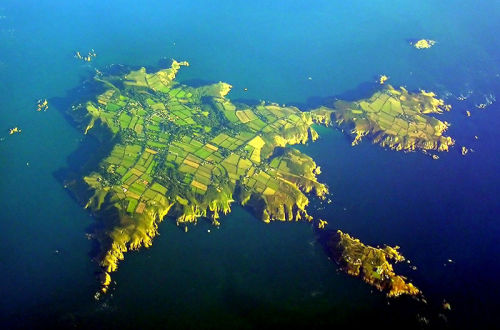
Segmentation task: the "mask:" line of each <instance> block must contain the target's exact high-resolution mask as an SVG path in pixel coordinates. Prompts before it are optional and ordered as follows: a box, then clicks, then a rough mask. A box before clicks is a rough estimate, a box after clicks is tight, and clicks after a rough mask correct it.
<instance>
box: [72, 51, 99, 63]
mask: <svg viewBox="0 0 500 330" xmlns="http://www.w3.org/2000/svg"><path fill="white" fill-rule="evenodd" d="M96 56H97V54H96V52H95V50H94V49H91V50H90V52H88V53H87V55H84V56H82V54H80V52H76V53H75V58H77V59H79V60H82V61H85V62H90V61H92V59H93V58H94V57H96Z"/></svg>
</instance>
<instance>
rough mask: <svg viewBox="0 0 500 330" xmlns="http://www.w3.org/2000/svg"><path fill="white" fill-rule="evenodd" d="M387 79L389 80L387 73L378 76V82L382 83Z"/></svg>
mask: <svg viewBox="0 0 500 330" xmlns="http://www.w3.org/2000/svg"><path fill="white" fill-rule="evenodd" d="M387 80H389V77H387V76H386V75H385V74H382V75H380V77H379V78H378V82H379V84H380V85H383V84H385V82H386V81H387Z"/></svg>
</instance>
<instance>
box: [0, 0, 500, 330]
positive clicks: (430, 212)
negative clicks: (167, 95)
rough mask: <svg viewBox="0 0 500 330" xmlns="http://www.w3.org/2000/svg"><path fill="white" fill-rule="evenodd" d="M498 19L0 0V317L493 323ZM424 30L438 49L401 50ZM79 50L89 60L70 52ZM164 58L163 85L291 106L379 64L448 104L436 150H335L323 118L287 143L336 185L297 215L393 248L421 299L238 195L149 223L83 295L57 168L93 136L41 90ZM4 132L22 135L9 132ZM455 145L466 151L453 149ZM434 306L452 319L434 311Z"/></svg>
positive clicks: (412, 7)
mask: <svg viewBox="0 0 500 330" xmlns="http://www.w3.org/2000/svg"><path fill="white" fill-rule="evenodd" d="M499 17H500V4H498V3H497V2H495V1H418V2H416V1H398V2H397V3H395V2H392V1H369V2H367V1H348V2H345V1H343V2H340V1H332V0H330V1H314V2H311V1H308V2H306V1H275V2H273V3H272V4H270V3H268V1H252V2H248V1H220V2H217V3H215V2H212V1H177V2H166V1H150V2H148V4H147V5H146V4H138V3H137V2H133V1H105V2H103V1H22V2H20V1H11V0H3V1H2V2H0V77H1V78H2V79H1V83H0V113H1V118H2V119H1V120H0V138H5V139H4V140H2V141H1V142H0V173H1V183H0V206H1V210H2V212H1V213H0V214H1V215H0V220H1V221H0V232H1V233H2V238H1V239H0V276H1V278H0V293H1V294H0V324H4V325H6V326H7V327H32V326H38V327H43V326H44V325H49V324H50V325H63V326H91V325H93V326H95V325H101V326H126V327H144V326H150V327H155V326H156V327H158V326H162V327H165V326H172V327H187V326H192V327H230V326H233V327H243V328H252V327H257V326H260V325H262V324H272V325H275V326H288V325H291V324H292V325H297V324H304V325H309V326H312V325H314V324H315V325H317V326H318V327H319V326H323V325H324V326H331V325H339V324H340V325H350V324H353V323H359V322H367V321H368V322H369V321H371V320H374V321H376V322H377V323H382V324H387V325H391V326H403V325H408V324H411V325H418V324H419V323H418V321H417V314H419V315H420V316H425V317H427V318H429V319H430V320H431V326H433V325H434V326H440V325H443V324H444V321H443V320H442V317H440V316H438V314H439V313H443V314H446V318H447V319H448V323H447V324H448V325H450V326H451V327H458V326H466V325H473V324H475V325H477V326H488V325H489V326H491V325H492V324H493V323H494V322H497V321H498V317H497V316H496V309H497V307H498V302H497V297H498V294H499V293H500V292H499V291H500V290H499V286H498V284H497V274H498V272H499V271H500V269H499V268H500V267H499V266H498V264H497V260H498V258H499V257H500V247H499V245H498V237H499V234H500V225H499V223H498V218H499V205H500V203H499V202H500V198H499V194H498V187H499V184H500V174H499V173H500V171H499V166H498V164H499V163H500V162H499V160H500V159H499V155H500V146H499V143H498V141H499V140H500V133H499V131H498V127H499V125H500V115H499V105H498V104H499V103H498V102H493V104H491V105H489V106H488V107H486V108H485V109H478V108H476V107H475V105H477V104H480V103H484V102H485V101H486V99H487V98H488V99H491V97H492V96H496V98H498V97H499V96H500V76H499V75H500V51H499V49H500V40H499V39H498V37H497V33H498V31H499V30H500V23H498V22H499V21H500V20H499ZM420 38H429V39H434V40H436V41H437V44H436V45H435V46H434V47H433V48H431V49H428V50H416V49H414V48H412V47H411V46H410V45H409V43H408V40H409V39H420ZM92 48H93V49H95V51H96V53H97V58H96V59H95V60H94V61H92V62H91V63H85V62H82V61H78V60H76V59H75V58H74V57H73V55H74V52H75V51H80V52H82V53H86V52H88V51H89V50H90V49H92ZM170 58H175V59H177V60H187V61H189V62H190V64H191V66H190V67H189V68H183V69H182V70H181V71H180V73H179V76H178V80H179V81H185V82H189V81H192V80H196V79H201V80H204V81H225V82H228V83H230V84H232V85H233V91H232V92H231V93H230V94H229V97H230V98H232V99H238V98H243V99H251V100H268V101H274V102H278V103H280V104H281V103H285V104H301V105H302V106H304V107H306V108H307V107H308V106H312V105H316V104H315V102H316V101H317V100H318V98H324V97H339V98H349V99H357V98H362V97H367V96H369V91H372V90H373V88H374V87H375V84H374V82H375V80H376V78H377V76H378V75H379V74H386V75H388V76H389V77H390V80H389V83H391V84H393V85H394V86H406V88H408V89H409V90H411V91H416V90H418V89H419V88H421V89H425V90H432V91H434V92H436V94H437V95H438V96H439V97H441V98H445V100H446V101H447V102H448V103H450V104H452V106H453V109H452V111H451V112H450V113H446V114H443V115H442V116H440V117H441V118H443V119H445V120H447V121H449V122H450V123H451V124H452V126H451V127H450V130H449V134H450V135H451V136H452V137H453V138H455V139H456V141H457V145H456V146H455V147H454V148H453V149H452V150H451V151H450V152H448V153H444V154H440V159H439V160H433V159H431V158H430V157H428V156H425V155H423V154H421V153H411V154H404V153H397V152H393V151H385V150H383V149H382V148H380V147H378V146H376V145H371V144H370V143H369V141H364V142H363V143H361V144H360V145H358V146H356V147H351V145H350V140H349V139H348V138H347V137H346V136H345V135H344V134H343V133H342V132H340V131H339V130H334V129H326V128H325V129H319V130H318V131H319V133H320V136H321V138H320V140H319V141H318V142H317V143H315V144H311V145H308V146H304V147H300V148H301V150H304V151H305V152H306V153H307V154H309V155H310V156H312V157H313V158H314V159H315V160H316V162H317V163H318V165H320V166H321V168H322V174H321V175H320V176H319V180H321V181H322V182H326V183H327V184H328V185H329V187H330V191H331V192H332V195H333V197H332V200H333V203H332V204H325V205H317V209H316V210H315V211H314V210H313V208H311V213H312V214H313V215H315V216H317V217H322V218H326V219H327V220H328V221H329V228H331V229H336V228H339V229H341V230H343V231H345V232H348V233H349V234H352V235H353V236H355V237H358V238H360V239H361V240H362V241H363V242H365V243H367V244H370V245H375V246H376V245H383V244H389V245H399V246H401V252H402V253H403V254H404V255H405V256H406V257H408V258H409V259H410V260H411V261H412V264H414V265H416V266H417V270H416V271H412V270H410V269H409V267H406V266H404V265H403V267H400V268H397V270H400V271H401V273H403V274H405V275H408V277H409V278H410V279H411V280H412V282H413V283H414V284H415V285H416V286H418V287H419V288H420V289H422V291H423V292H424V294H425V296H426V297H427V299H428V301H429V305H428V306H427V307H421V306H419V305H417V306H415V305H414V304H411V303H408V302H407V301H406V300H405V299H403V300H402V301H401V300H387V299H386V298H384V297H383V295H382V294H380V293H377V292H372V289H371V287H369V286H368V285H366V284H364V283H362V281H360V280H359V279H356V278H352V277H349V276H347V275H345V274H342V273H338V272H337V271H336V266H335V265H334V264H333V263H332V262H330V261H329V260H328V259H327V257H326V255H325V253H324V251H323V248H322V247H321V246H320V244H319V243H318V242H317V241H316V239H315V235H314V233H313V229H312V227H311V225H310V224H307V223H291V224H283V223H272V224H269V225H266V224H264V223H262V222H261V221H259V220H257V219H256V218H254V217H253V216H251V215H250V214H249V213H247V212H246V211H245V210H243V209H241V208H238V207H236V206H235V207H234V210H233V212H232V213H231V214H230V215H228V216H226V217H225V218H223V219H222V221H221V227H220V229H215V228H212V227H211V226H210V225H209V224H208V222H206V221H200V223H199V224H198V226H197V227H194V228H192V229H191V230H190V231H189V232H188V233H184V232H183V231H181V230H179V229H178V228H177V227H176V226H175V224H174V223H173V222H172V221H168V220H167V221H165V222H163V223H162V224H161V225H160V229H159V231H160V234H161V235H160V236H158V237H157V238H155V240H154V243H153V246H152V247H151V248H150V249H144V250H141V251H139V252H132V253H129V254H128V255H127V256H126V259H125V261H124V262H122V263H121V264H120V269H119V271H118V272H117V273H116V275H114V277H113V279H114V280H116V282H117V285H116V286H115V287H114V288H115V289H114V290H113V291H112V292H111V294H112V295H111V294H110V295H109V296H107V297H106V298H105V299H103V300H101V301H99V302H97V301H95V300H94V298H93V295H94V293H95V291H96V290H97V289H98V280H97V279H96V277H95V272H96V270H97V266H96V265H95V264H94V263H93V262H92V261H91V260H90V256H89V254H90V252H91V250H92V241H89V240H87V239H86V237H85V233H86V232H87V231H88V227H89V226H90V225H91V224H93V222H94V221H93V219H92V218H91V217H90V216H89V213H88V212H87V211H86V210H84V209H83V208H82V207H81V206H80V205H79V204H77V203H76V202H75V200H74V199H72V197H71V196H70V194H69V193H68V191H67V190H65V189H64V187H63V185H62V184H61V183H60V182H59V181H58V180H57V179H56V178H55V175H54V174H55V173H56V172H57V171H58V170H60V169H61V168H65V167H68V166H72V165H74V164H75V162H78V160H79V158H78V157H77V156H75V155H74V154H73V153H74V152H75V151H76V150H77V149H78V148H79V147H80V146H81V145H82V143H84V145H85V146H92V145H95V141H93V140H92V138H90V137H87V138H85V139H84V138H83V134H82V132H81V131H79V130H78V129H77V128H75V127H73V126H72V125H71V124H70V123H69V122H68V121H67V120H66V119H65V117H64V115H63V113H64V111H66V110H67V109H61V108H57V106H56V104H57V102H55V101H54V102H52V100H57V99H58V98H61V97H68V95H67V93H69V92H70V91H71V90H72V89H73V88H75V87H77V86H78V85H79V83H80V81H81V80H82V79H87V78H89V77H91V76H92V75H93V72H94V68H98V69H104V68H105V67H106V66H108V65H110V64H113V63H120V64H126V65H133V66H156V65H157V64H158V62H159V61H160V60H162V59H170ZM309 78H311V79H309ZM244 88H248V91H246V92H245V91H244V90H243V89H244ZM469 94H470V97H469V98H468V99H467V100H465V101H458V100H457V97H459V96H460V95H466V96H468V95H469ZM40 98H47V99H48V100H49V102H50V103H49V105H50V108H49V110H48V111H47V112H36V111H35V109H36V101H37V100H38V99H40ZM466 110H470V111H471V117H466V115H465V111H466ZM15 126H19V128H21V129H22V133H21V134H19V135H9V134H8V129H10V128H12V127H15ZM474 136H477V137H478V139H475V138H474ZM462 145H464V146H467V147H469V148H472V149H474V151H475V152H473V153H469V154H468V155H466V157H463V156H462V155H461V154H460V147H461V146H462ZM92 150H93V149H92V148H91V147H88V149H87V151H88V152H91V151H92ZM312 206H314V205H312ZM322 208H324V209H322ZM208 229H210V230H211V232H210V233H208V232H207V230H208ZM448 259H452V261H453V262H452V263H450V262H448ZM445 265H446V266H445ZM444 299H446V301H449V302H450V303H451V306H452V310H451V311H450V312H446V313H444V312H443V311H442V309H441V307H440V305H441V303H442V301H443V300H444ZM387 302H390V305H388V304H387Z"/></svg>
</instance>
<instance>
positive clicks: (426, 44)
mask: <svg viewBox="0 0 500 330" xmlns="http://www.w3.org/2000/svg"><path fill="white" fill-rule="evenodd" d="M410 44H411V45H412V46H413V47H415V48H416V49H427V48H431V47H432V46H434V45H435V44H436V41H435V40H431V39H420V40H417V41H415V42H413V41H412V42H410Z"/></svg>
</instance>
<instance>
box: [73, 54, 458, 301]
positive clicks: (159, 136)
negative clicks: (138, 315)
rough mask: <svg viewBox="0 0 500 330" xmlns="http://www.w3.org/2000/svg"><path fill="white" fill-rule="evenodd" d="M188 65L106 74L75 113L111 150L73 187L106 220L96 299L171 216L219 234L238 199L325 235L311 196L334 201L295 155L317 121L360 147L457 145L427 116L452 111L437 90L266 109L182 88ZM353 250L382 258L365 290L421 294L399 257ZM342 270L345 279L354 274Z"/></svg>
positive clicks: (214, 91) (98, 235)
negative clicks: (346, 129) (347, 134)
mask: <svg viewBox="0 0 500 330" xmlns="http://www.w3.org/2000/svg"><path fill="white" fill-rule="evenodd" d="M188 65H189V64H188V63H187V62H177V61H175V60H174V61H173V62H172V65H171V67H170V68H167V69H163V70H159V71H157V72H153V73H148V72H147V71H146V69H145V68H140V69H139V70H135V71H127V72H126V73H118V74H117V73H115V74H112V73H111V72H112V70H110V72H108V73H101V72H100V71H99V72H98V74H97V75H96V76H95V77H94V79H95V81H97V82H98V84H99V85H100V86H101V91H100V92H99V93H96V94H97V95H94V96H93V97H92V99H89V100H86V101H85V102H83V103H79V104H77V105H74V106H73V107H72V110H71V111H70V114H71V116H72V117H73V118H74V119H75V121H76V122H78V123H80V124H81V127H82V130H84V132H85V134H87V133H90V134H92V133H93V132H96V134H97V132H103V131H104V132H106V133H107V135H106V139H108V140H109V141H107V142H109V143H110V144H111V145H112V147H111V149H110V152H109V153H108V154H107V155H106V157H105V158H104V159H101V160H100V163H99V165H98V166H97V168H94V169H93V170H92V171H90V173H87V174H86V175H85V176H84V177H83V178H82V179H81V180H78V182H73V183H71V184H70V185H69V188H72V190H74V191H75V190H77V187H82V186H83V187H84V190H85V191H86V194H87V196H88V197H87V198H86V199H85V200H86V205H85V207H86V208H87V209H89V210H90V211H91V212H92V213H93V214H94V215H95V216H96V219H97V222H98V224H99V225H98V226H97V228H98V229H96V231H95V233H94V234H93V237H94V238H95V239H96V240H97V241H98V243H99V246H100V252H99V254H98V256H97V257H96V259H97V261H98V263H99V266H100V268H101V270H102V272H101V277H100V281H101V292H98V293H97V294H96V298H98V297H99V295H100V294H102V293H106V291H107V290H108V287H109V285H110V284H111V273H113V272H115V271H116V270H117V267H118V263H119V262H120V261H121V260H123V259H124V253H126V252H127V251H129V250H137V249H139V248H141V247H149V246H151V245H152V241H153V238H154V237H155V236H156V235H157V234H158V224H159V223H160V222H161V221H162V220H164V219H167V218H169V219H174V220H175V221H176V223H177V225H178V226H180V227H181V228H182V229H183V230H186V231H187V230H188V226H189V225H191V224H195V223H196V222H197V221H198V220H199V219H202V218H205V219H209V220H210V221H211V222H212V223H213V225H215V226H219V225H220V217H221V215H222V214H227V213H229V212H230V211H231V204H232V203H233V202H235V203H238V204H240V205H242V206H245V207H246V208H247V209H249V210H250V211H251V212H252V213H253V214H254V215H255V216H256V217H258V218H259V219H261V220H262V221H264V222H267V223H268V222H270V221H283V222H286V221H299V220H302V221H308V222H314V225H315V227H316V228H317V229H318V230H320V229H323V228H325V226H326V224H327V222H326V221H324V220H320V219H318V220H313V217H312V216H311V215H309V214H308V212H307V206H308V204H309V202H310V200H309V198H310V197H314V196H316V197H317V198H325V196H326V195H327V194H328V188H327V187H326V185H325V184H323V183H320V182H318V180H317V176H318V175H319V174H320V168H319V167H318V166H317V164H316V163H315V161H314V160H313V159H312V158H311V157H309V156H308V155H306V154H304V153H302V152H301V151H299V150H297V149H295V148H293V147H292V146H293V145H296V144H304V143H306V142H308V141H315V140H316V139H317V138H318V133H317V132H316V130H315V129H314V127H313V125H314V124H318V125H327V126H329V125H332V124H335V125H339V126H340V127H342V126H344V125H351V126H353V127H354V128H353V129H352V131H351V134H354V135H355V139H354V143H358V142H359V140H360V138H361V136H365V135H366V136H371V137H372V139H373V141H375V142H377V143H379V144H380V145H382V146H388V147H390V148H393V149H396V150H416V149H420V150H426V149H434V150H438V151H445V150H448V146H449V145H452V144H453V141H452V140H451V138H445V137H443V136H442V135H441V134H442V132H443V131H444V130H445V129H446V127H447V126H448V125H447V124H446V123H444V122H441V121H439V120H437V119H435V118H433V117H430V116H428V115H427V114H430V113H438V112H440V110H441V109H447V107H446V106H445V105H444V103H443V101H442V100H439V99H436V98H435V95H434V94H432V93H425V92H419V93H415V94H413V93H409V92H407V91H406V90H404V89H401V90H400V91H397V90H395V89H393V88H392V87H391V86H389V85H384V89H383V90H381V91H379V92H376V93H375V94H374V95H373V96H371V97H370V98H367V99H363V100H359V101H356V102H350V103H349V102H343V101H338V102H336V103H335V104H333V105H332V107H320V108H317V109H313V110H310V111H302V110H300V109H298V108H296V107H293V106H285V105H282V106H280V105H278V104H275V103H268V102H260V103H258V104H255V105H247V104H243V103H238V102H233V101H231V100H230V99H228V98H227V97H226V96H227V94H228V93H229V92H230V90H231V85H229V84H227V83H223V82H219V83H214V84H207V85H203V86H199V87H193V86H187V85H183V84H180V83H178V82H176V81H175V77H176V74H177V72H178V70H179V69H180V68H181V67H183V66H188ZM346 237H348V236H346ZM343 241H344V242H350V241H349V240H348V239H344V240H343ZM353 242H354V241H353ZM355 242H357V243H356V244H341V245H339V246H338V248H339V249H340V250H343V251H344V252H343V253H341V255H342V256H343V257H342V258H343V260H347V256H350V258H351V259H358V258H359V259H360V260H366V261H368V262H371V261H372V260H375V259H376V263H375V265H378V266H379V267H380V269H382V270H381V273H380V274H379V273H378V270H377V271H375V273H374V272H373V271H367V269H368V268H367V267H365V265H363V266H362V267H361V269H362V270H363V271H362V272H361V273H362V277H363V279H364V280H365V281H366V282H368V283H370V284H372V285H374V286H375V287H377V288H378V289H380V290H386V289H389V291H388V292H389V293H388V294H389V295H391V296H395V295H398V294H402V293H405V294H410V295H415V294H418V292H419V291H418V290H417V289H416V288H414V287H410V285H406V284H405V283H404V281H403V279H402V277H400V276H398V275H396V274H394V272H393V271H392V268H391V267H390V265H389V264H388V263H387V261H386V259H387V258H395V259H396V260H398V259H400V258H402V257H400V256H399V254H398V253H397V252H395V250H388V248H386V250H383V251H382V252H381V251H379V250H376V249H373V248H370V247H366V246H364V245H362V243H359V241H355ZM360 247H361V248H360ZM388 251H392V252H388ZM381 253H382V254H381ZM351 254H352V256H351ZM347 265H348V267H343V268H345V269H346V270H347V272H348V273H350V274H352V275H358V274H357V273H356V272H355V271H353V269H355V267H351V266H350V264H349V263H347ZM359 269H360V268H359V267H358V273H359ZM375 274H378V275H375ZM377 276H379V277H377ZM381 276H383V278H382V277H381ZM387 281H392V282H394V283H395V284H393V285H392V286H389V285H388V284H387ZM401 282H402V283H401Z"/></svg>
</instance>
